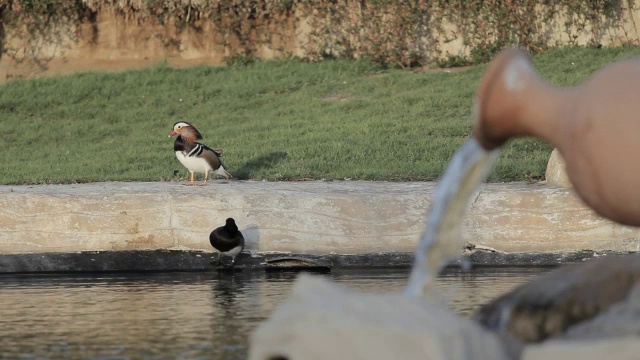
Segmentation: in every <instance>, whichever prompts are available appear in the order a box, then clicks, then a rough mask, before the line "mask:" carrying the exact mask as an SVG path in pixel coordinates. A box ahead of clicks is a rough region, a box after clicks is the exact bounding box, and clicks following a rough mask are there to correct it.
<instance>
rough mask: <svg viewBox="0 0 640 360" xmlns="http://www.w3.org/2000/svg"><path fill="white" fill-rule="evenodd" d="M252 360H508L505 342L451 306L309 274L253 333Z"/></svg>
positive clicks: (301, 277) (297, 283)
mask: <svg viewBox="0 0 640 360" xmlns="http://www.w3.org/2000/svg"><path fill="white" fill-rule="evenodd" d="M249 358H250V359H251V360H283V359H288V360H301V359H305V360H313V359H350V360H357V359H367V360H376V359H381V360H382V359H384V360H388V359H403V360H410V359H447V360H463V359H492V360H500V359H506V356H505V353H504V350H503V348H502V345H501V344H500V341H499V340H498V338H497V337H496V336H494V335H493V334H491V333H489V332H487V331H485V330H483V329H482V328H481V327H480V326H478V325H477V324H476V323H474V322H472V321H470V320H468V319H464V318H461V317H459V316H456V315H454V314H453V313H452V312H451V311H449V310H448V309H446V308H445V307H444V306H440V305H438V304H435V303H434V302H429V301H428V300H426V299H415V298H409V297H407V296H404V295H403V294H401V293H390V294H371V293H369V294H366V293H359V292H355V291H352V290H348V289H345V288H342V287H341V286H338V285H334V284H332V283H331V282H330V281H328V280H325V279H322V278H319V277H313V276H309V275H302V276H300V278H299V279H298V280H297V282H296V284H295V286H294V288H293V293H292V295H291V296H290V298H289V299H288V300H287V302H286V303H284V304H282V305H281V306H280V307H278V309H277V310H276V311H275V312H274V313H273V314H272V316H271V318H270V319H269V320H268V321H266V322H264V323H263V324H262V325H260V327H259V328H258V329H257V330H256V331H255V332H254V334H253V335H252V339H251V349H250V352H249Z"/></svg>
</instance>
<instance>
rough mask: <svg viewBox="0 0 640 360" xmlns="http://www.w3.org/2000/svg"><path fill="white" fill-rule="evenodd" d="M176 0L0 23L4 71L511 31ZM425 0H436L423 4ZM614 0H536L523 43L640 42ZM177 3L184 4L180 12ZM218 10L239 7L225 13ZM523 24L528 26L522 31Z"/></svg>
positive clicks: (328, 10)
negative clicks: (572, 3) (586, 0)
mask: <svg viewBox="0 0 640 360" xmlns="http://www.w3.org/2000/svg"><path fill="white" fill-rule="evenodd" d="M174 2H179V3H181V4H182V3H184V4H182V6H181V7H175V8H170V9H168V10H167V9H165V8H163V9H161V10H162V11H160V12H156V13H149V11H148V9H146V10H145V8H144V7H145V6H148V5H147V3H145V2H144V1H133V0H122V1H120V2H117V1H111V0H109V1H91V0H82V3H83V4H84V5H83V6H85V7H86V10H85V13H86V15H84V16H83V17H82V19H81V21H80V22H77V21H75V22H74V21H67V22H65V21H64V20H63V21H53V22H51V25H49V27H50V29H47V30H46V31H43V32H42V34H40V35H36V36H31V37H30V38H29V36H28V35H29V31H25V29H24V26H16V25H15V24H13V25H12V24H10V23H6V21H5V24H2V23H0V25H2V26H0V35H1V36H0V39H2V48H3V49H5V50H4V54H3V56H2V58H0V78H1V79H0V80H6V79H10V78H15V77H30V76H37V75H41V74H47V73H69V72H74V71H86V70H120V69H126V68H131V67H137V66H148V65H152V64H155V63H158V62H164V61H166V62H169V63H171V64H173V65H176V66H188V65H194V64H213V65H218V64H223V63H224V62H225V60H226V59H227V60H228V59H232V58H238V57H240V58H241V57H243V56H249V57H256V58H261V59H272V58H278V57H284V56H296V57H303V58H308V59H311V60H317V59H321V58H322V57H324V56H329V57H351V58H360V57H365V56H368V57H373V58H376V59H378V60H380V61H390V62H397V63H399V64H405V65H410V64H412V61H414V60H413V59H414V58H415V59H417V60H416V61H418V60H419V63H420V64H422V65H431V66H433V65H434V64H436V63H437V62H438V61H441V60H443V59H445V60H446V59H448V58H456V57H458V58H464V57H467V56H469V54H470V52H472V51H473V50H474V46H475V47H477V46H478V44H481V45H482V44H484V46H493V44H494V43H495V44H498V45H500V44H502V45H504V44H503V43H504V41H505V40H504V39H505V37H504V34H503V35H501V34H500V31H502V30H501V29H500V28H498V27H499V26H504V25H500V24H499V23H498V22H496V24H495V26H496V29H495V31H494V32H492V31H489V30H487V29H490V27H491V24H489V25H487V24H484V25H481V24H479V23H478V22H466V21H463V20H464V16H463V15H464V14H463V13H462V10H459V11H458V10H455V9H449V10H447V9H444V8H440V9H437V8H435V7H431V8H425V9H423V10H421V11H422V12H421V13H420V16H419V17H415V16H413V15H412V14H413V13H412V12H415V6H418V5H415V6H414V5H412V6H414V7H410V6H408V5H407V6H404V7H403V5H402V4H404V3H405V2H397V3H395V2H391V3H395V5H389V6H388V7H386V8H385V7H380V6H378V7H375V6H372V5H370V4H368V3H369V2H367V1H355V0H338V1H335V2H333V3H335V5H334V6H333V7H331V6H328V5H326V4H325V5H323V6H319V5H317V4H320V3H325V2H322V1H320V2H318V3H315V2H311V3H309V2H304V1H290V2H288V4H289V5H287V6H284V5H282V3H283V2H276V3H274V2H273V1H265V2H264V4H280V5H278V6H277V7H275V5H273V6H272V7H268V6H267V5H263V6H262V7H261V8H260V9H259V12H257V13H247V14H244V13H242V12H241V11H242V9H243V8H241V5H238V4H240V3H241V2H240V3H238V2H237V1H229V4H232V5H233V4H235V3H238V4H236V5H233V6H236V7H237V8H233V7H226V8H224V9H222V8H221V6H223V5H220V4H222V3H224V2H216V1H213V2H212V4H213V3H215V4H217V5H215V6H218V10H217V13H215V12H209V13H207V12H205V11H204V10H205V9H209V8H211V7H214V5H211V4H209V3H208V2H206V1H199V2H198V1H191V0H189V1H186V0H184V1H183V0H180V1H178V0H176V1H174ZM406 3H408V2H406ZM420 3H425V4H427V3H429V2H424V1H418V2H416V3H415V4H420ZM434 3H436V2H434ZM507 3H510V2H509V1H507ZM611 3H612V4H613V5H611V6H610V8H609V9H608V10H607V11H606V12H603V13H602V14H599V15H598V14H595V13H591V14H590V15H589V17H588V18H585V16H586V15H584V16H583V15H581V13H579V12H576V10H575V9H574V10H572V11H573V12H570V11H569V10H566V11H564V10H562V9H561V8H559V10H558V9H555V10H553V11H551V10H549V9H548V6H546V5H537V6H536V11H538V12H540V13H541V14H543V13H544V14H546V15H545V16H540V17H539V21H540V23H538V24H533V26H531V24H530V25H529V26H531V29H524V30H522V31H521V30H519V29H518V26H520V24H518V23H514V24H513V29H512V30H513V31H514V34H516V35H517V36H520V39H521V40H522V41H524V42H525V43H526V42H527V41H531V42H532V43H526V44H524V45H526V46H529V47H532V48H534V49H535V47H544V46H562V45H588V44H590V45H598V46H614V45H620V44H637V43H638V42H639V41H640V31H639V29H638V26H637V24H638V23H639V22H640V7H638V8H636V6H635V5H634V4H633V2H632V1H619V2H611ZM398 4H399V5H398ZM412 4H413V3H412ZM179 5H180V4H179ZM164 6H166V5H164ZM230 6H231V5H230ZM425 6H427V5H425ZM314 7H317V8H314ZM561 10H562V11H561ZM176 11H180V13H179V15H176V14H175V12H176ZM456 11H458V15H455V14H456ZM465 11H469V10H468V9H467V10H465ZM479 11H480V10H479ZM518 11H520V12H523V11H526V9H520V10H518ZM171 12H174V13H171ZM0 13H1V12H0ZM158 14H161V15H158ZM212 14H213V15H212ZM216 14H222V15H224V14H227V15H229V14H232V15H230V16H231V17H229V18H217V17H216ZM514 14H515V15H514ZM594 14H595V15H594ZM454 15H455V16H454ZM512 15H513V16H515V19H516V20H517V19H519V18H521V17H522V16H524V15H518V13H517V12H516V13H513V14H512ZM456 16H457V17H456ZM518 16H520V17H518ZM467 17H468V16H467ZM461 18H462V19H463V20H461ZM488 19H489V18H488ZM516 22H517V21H516ZM12 26H13V27H12ZM481 26H484V28H480V27H481ZM487 26H488V27H487ZM523 31H524V32H525V33H526V32H529V33H526V34H524V35H522V34H523ZM518 34H520V35H518ZM532 34H533V35H532ZM501 36H502V38H501ZM510 36H511V35H510ZM517 36H516V37H517ZM511 38H513V36H511ZM511 38H509V37H507V39H511ZM513 39H516V38H513ZM532 39H533V40H532ZM516 40H517V39H516ZM514 41H515V40H514ZM496 46H497V45H496Z"/></svg>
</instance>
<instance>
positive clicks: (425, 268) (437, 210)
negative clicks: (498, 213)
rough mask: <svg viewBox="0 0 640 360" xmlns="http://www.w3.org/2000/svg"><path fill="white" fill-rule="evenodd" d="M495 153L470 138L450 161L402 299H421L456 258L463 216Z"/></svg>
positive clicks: (434, 197)
mask: <svg viewBox="0 0 640 360" xmlns="http://www.w3.org/2000/svg"><path fill="white" fill-rule="evenodd" d="M499 153H500V151H499V150H498V149H496V150H492V151H487V150H485V149H484V148H482V147H481V146H480V144H479V143H478V142H477V141H476V139H475V138H472V139H470V140H468V141H467V142H466V143H464V144H463V145H462V146H461V147H460V148H459V149H458V151H456V153H455V154H454V155H453V157H452V158H451V161H450V162H449V165H448V166H447V169H446V171H445V173H444V175H443V176H442V178H441V179H440V181H439V182H438V185H437V187H436V190H435V193H434V195H433V201H432V203H431V207H430V210H429V213H428V214H427V218H426V220H425V229H424V231H423V233H422V235H421V237H420V241H419V243H418V248H417V250H416V255H415V260H414V263H413V267H412V268H411V275H410V277H409V283H408V285H407V287H406V289H405V294H406V295H408V296H415V297H418V296H421V295H423V294H424V293H425V292H426V291H428V290H429V288H430V287H431V286H432V284H433V280H434V279H435V277H436V276H437V275H438V272H439V271H440V269H441V268H442V267H443V266H444V265H445V264H446V263H447V261H449V260H451V259H453V258H456V257H458V256H459V255H460V251H461V249H462V243H461V241H460V239H461V238H462V231H461V229H462V220H463V218H464V213H465V211H466V210H467V207H468V205H469V201H470V199H471V197H472V195H473V194H474V193H475V192H476V190H477V188H478V186H479V185H480V183H481V182H482V181H483V180H484V179H485V178H486V176H487V174H488V173H489V170H490V169H491V167H492V166H493V164H494V163H495V161H496V159H497V158H498V155H499Z"/></svg>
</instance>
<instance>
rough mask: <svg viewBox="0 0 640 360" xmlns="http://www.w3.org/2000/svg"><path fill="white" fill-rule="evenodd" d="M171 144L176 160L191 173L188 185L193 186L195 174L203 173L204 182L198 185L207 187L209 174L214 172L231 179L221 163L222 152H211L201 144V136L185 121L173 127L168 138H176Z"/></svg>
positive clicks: (211, 150)
mask: <svg viewBox="0 0 640 360" xmlns="http://www.w3.org/2000/svg"><path fill="white" fill-rule="evenodd" d="M176 135H178V137H177V138H176V141H175V142H174V143H173V151H175V153H176V157H177V158H178V160H179V161H180V162H181V163H182V165H184V167H186V168H187V170H189V172H190V173H191V183H190V185H195V179H194V176H195V173H204V182H203V183H201V184H200V185H207V181H208V179H209V172H211V171H212V172H214V173H216V174H218V175H220V176H222V177H224V178H225V179H231V178H233V176H231V174H229V173H228V172H227V170H225V168H224V164H223V163H222V159H220V157H221V156H222V152H223V151H222V150H213V149H211V148H209V147H208V146H206V145H204V144H201V143H199V142H198V140H201V139H202V135H201V134H200V132H199V131H198V129H196V128H195V126H193V125H191V124H189V123H188V122H186V121H178V122H177V123H175V124H174V125H173V131H171V134H169V137H172V136H176Z"/></svg>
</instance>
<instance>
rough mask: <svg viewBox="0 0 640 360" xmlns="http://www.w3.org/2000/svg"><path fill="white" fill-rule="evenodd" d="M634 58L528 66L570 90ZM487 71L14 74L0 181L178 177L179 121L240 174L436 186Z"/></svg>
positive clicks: (529, 143) (625, 50) (286, 63)
mask: <svg viewBox="0 0 640 360" xmlns="http://www.w3.org/2000/svg"><path fill="white" fill-rule="evenodd" d="M638 54H640V48H635V47H622V48H612V49H591V48H564V49H557V50H552V51H549V52H547V53H545V54H541V55H537V56H536V57H535V58H534V61H535V65H536V67H537V68H538V69H539V70H540V72H541V73H542V75H543V77H544V78H546V79H547V80H549V81H551V82H552V83H554V84H558V85H574V84H577V83H579V82H580V81H582V80H584V79H585V78H586V77H587V76H589V75H590V74H591V73H593V71H595V70H597V69H598V68H600V67H602V66H603V65H605V64H607V63H609V62H611V61H613V60H616V59H620V58H628V57H631V56H634V55H638ZM485 69H486V65H480V66H474V67H470V68H467V69H464V70H461V71H451V72H444V71H407V70H400V69H384V68H381V67H379V66H377V65H375V64H372V63H369V62H367V61H335V60H332V61H324V62H318V63H307V62H303V61H299V60H295V59H288V60H279V61H263V62H256V63H252V64H249V65H231V66H225V67H203V66H201V67H193V68H188V69H174V68H171V67H169V66H166V65H162V64H160V65H157V66H155V67H153V68H150V69H145V70H135V71H126V72H122V73H115V74H114V73H84V74H76V75H71V76H61V77H52V78H43V79H35V80H16V81H12V82H9V83H7V84H4V85H2V86H0V119H1V124H2V131H3V140H2V142H1V143H0V162H1V163H2V171H1V172H0V183H1V184H42V183H74V182H92V181H107V180H120V181H161V180H169V179H176V178H184V177H186V175H187V171H186V169H184V168H183V167H182V165H181V164H180V163H179V162H178V161H177V160H176V158H175V156H174V154H173V149H172V146H173V145H172V142H173V139H168V138H167V135H168V134H169V132H170V131H171V129H172V125H173V123H174V122H176V121H179V120H186V121H189V122H191V123H193V124H194V125H196V126H197V127H198V129H199V130H200V131H201V132H202V134H203V135H204V140H203V142H204V143H205V144H207V145H209V146H211V147H213V148H221V149H224V151H225V153H224V157H223V159H224V161H225V163H226V165H227V168H228V169H229V170H230V172H231V173H232V174H233V175H234V176H236V177H237V178H240V179H266V180H302V179H305V180H308V179H344V178H350V179H354V180H356V179H363V180H364V179H366V180H393V181H404V180H435V179H437V178H438V177H439V176H440V175H441V174H442V171H443V169H444V168H445V166H446V164H447V162H448V160H449V158H450V157H451V155H452V154H453V153H454V152H455V150H456V149H457V148H458V147H459V146H460V145H461V144H462V142H463V141H464V139H465V138H466V137H468V136H469V135H470V133H471V125H470V114H471V105H472V101H473V94H474V92H475V89H476V86H477V84H478V82H479V80H480V78H481V76H482V74H483V72H484V70H485ZM550 151H551V148H550V147H549V146H548V145H546V144H543V143H541V142H539V141H535V140H532V139H521V140H516V141H512V142H510V143H509V144H508V145H507V146H506V148H505V149H504V151H503V153H502V155H501V158H500V160H499V162H498V164H497V165H496V167H495V169H494V171H493V173H492V175H491V177H490V179H489V180H490V181H518V180H527V179H532V178H534V179H535V178H539V177H541V176H543V175H544V169H545V166H546V162H547V160H548V156H549V153H550ZM175 170H178V172H177V175H176V173H175Z"/></svg>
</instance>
